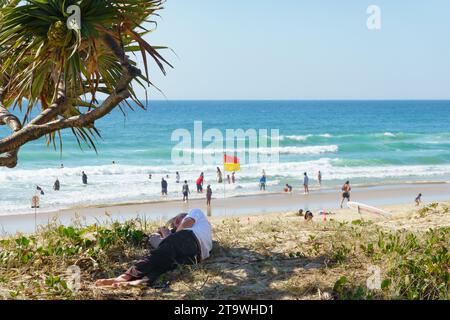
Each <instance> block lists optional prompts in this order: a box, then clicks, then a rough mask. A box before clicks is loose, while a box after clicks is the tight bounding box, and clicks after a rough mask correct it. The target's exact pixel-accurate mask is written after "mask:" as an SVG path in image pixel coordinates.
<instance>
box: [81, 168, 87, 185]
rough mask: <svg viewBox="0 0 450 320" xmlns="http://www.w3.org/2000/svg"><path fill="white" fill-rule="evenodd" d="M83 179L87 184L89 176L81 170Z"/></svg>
mask: <svg viewBox="0 0 450 320" xmlns="http://www.w3.org/2000/svg"><path fill="white" fill-rule="evenodd" d="M81 181H83V184H87V183H88V182H87V181H88V177H87V174H86V173H85V172H84V171H83V172H81Z"/></svg>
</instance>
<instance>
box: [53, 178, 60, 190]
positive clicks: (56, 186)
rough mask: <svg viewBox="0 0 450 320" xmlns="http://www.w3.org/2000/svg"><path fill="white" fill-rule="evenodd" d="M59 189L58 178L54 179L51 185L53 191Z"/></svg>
mask: <svg viewBox="0 0 450 320" xmlns="http://www.w3.org/2000/svg"><path fill="white" fill-rule="evenodd" d="M59 188H60V183H59V180H58V178H56V181H55V183H54V184H53V190H55V191H59Z"/></svg>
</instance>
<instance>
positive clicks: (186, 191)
mask: <svg viewBox="0 0 450 320" xmlns="http://www.w3.org/2000/svg"><path fill="white" fill-rule="evenodd" d="M181 192H182V193H183V201H184V202H188V201H189V193H191V191H189V185H188V183H187V180H185V181H184V184H183V188H182V189H181Z"/></svg>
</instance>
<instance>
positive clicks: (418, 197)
mask: <svg viewBox="0 0 450 320" xmlns="http://www.w3.org/2000/svg"><path fill="white" fill-rule="evenodd" d="M415 201H416V206H420V204H421V203H422V194H421V193H419V195H418V196H417V197H416V200H415Z"/></svg>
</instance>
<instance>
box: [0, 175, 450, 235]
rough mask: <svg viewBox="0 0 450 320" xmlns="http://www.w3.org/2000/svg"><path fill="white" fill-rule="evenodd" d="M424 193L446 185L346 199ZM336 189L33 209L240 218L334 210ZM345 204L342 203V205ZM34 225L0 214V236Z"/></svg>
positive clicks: (397, 199) (406, 200) (45, 218)
mask: <svg viewBox="0 0 450 320" xmlns="http://www.w3.org/2000/svg"><path fill="white" fill-rule="evenodd" d="M419 193H422V194H423V195H424V197H423V201H424V204H427V203H432V202H436V201H447V200H449V199H450V184H447V183H422V184H401V185H400V184H399V185H388V186H368V187H359V188H355V189H354V190H353V192H352V201H358V202H361V203H365V204H368V205H372V206H380V207H384V206H392V205H408V204H413V203H414V198H415V197H416V196H417V194H419ZM340 200H341V192H340V191H339V190H330V189H324V190H315V191H313V192H311V193H310V194H309V195H304V194H302V193H300V191H298V190H295V191H294V192H293V193H292V194H283V193H262V194H258V195H250V196H241V197H231V198H225V199H223V198H222V199H220V198H219V199H213V204H212V207H211V208H208V207H207V206H206V201H205V200H204V199H193V200H190V201H189V202H188V203H184V202H182V201H172V200H167V201H159V202H142V203H127V204H118V205H107V206H93V207H79V208H72V209H67V210H60V211H55V212H40V211H39V209H38V210H37V214H36V223H37V225H46V224H48V223H49V222H54V221H57V222H60V223H62V224H65V225H67V224H70V223H71V222H73V221H81V222H82V223H83V224H92V223H96V222H100V223H104V222H110V221H125V220H129V219H133V218H136V217H140V218H144V219H146V220H152V221H166V220H167V219H169V218H170V217H171V216H173V215H175V214H177V213H179V212H186V211H189V210H190V209H192V208H201V209H203V210H204V211H205V212H207V213H208V215H209V216H210V217H211V216H212V217H225V216H242V215H253V214H268V213H273V212H287V211H294V212H295V211H298V210H299V209H303V210H311V211H313V212H314V211H318V210H326V211H336V210H337V209H339V204H340ZM344 206H345V205H344ZM34 228H35V217H34V214H15V215H0V230H1V231H2V233H3V234H5V233H6V234H14V233H17V232H24V233H27V232H33V231H34Z"/></svg>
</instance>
